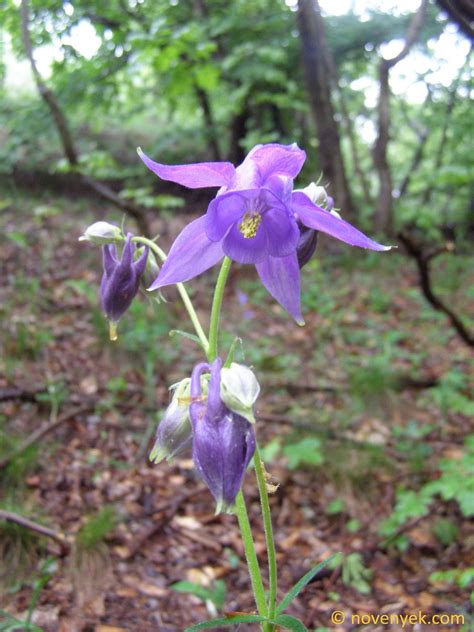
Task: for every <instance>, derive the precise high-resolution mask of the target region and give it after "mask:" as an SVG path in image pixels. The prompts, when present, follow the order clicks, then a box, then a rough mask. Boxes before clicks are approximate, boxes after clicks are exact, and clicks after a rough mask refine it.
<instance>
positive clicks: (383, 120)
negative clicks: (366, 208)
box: [373, 0, 428, 234]
mask: <svg viewBox="0 0 474 632" xmlns="http://www.w3.org/2000/svg"><path fill="white" fill-rule="evenodd" d="M427 5H428V0H422V2H421V4H420V6H419V8H418V11H417V12H416V13H415V14H414V16H413V18H412V20H411V22H410V25H409V27H408V31H407V34H406V37H405V43H404V46H403V49H402V50H401V52H400V53H399V54H398V55H397V56H396V57H392V58H391V59H381V61H380V65H379V73H378V74H379V85H380V93H379V102H378V112H377V116H378V136H377V140H376V142H375V146H374V150H373V156H374V162H375V168H376V170H377V174H378V178H379V192H378V199H377V208H376V214H375V228H376V230H377V231H379V232H384V233H386V234H392V233H393V198H392V189H393V183H392V173H391V170H390V165H389V162H388V156H387V151H388V144H389V140H390V83H389V77H390V70H391V69H392V68H393V67H394V66H395V65H396V64H398V62H399V61H401V60H402V59H404V58H405V57H406V56H407V55H408V53H409V52H410V49H411V47H412V46H413V44H414V43H415V42H416V40H417V38H418V35H419V33H420V30H421V27H422V25H423V21H424V19H425V14H426V7H427Z"/></svg>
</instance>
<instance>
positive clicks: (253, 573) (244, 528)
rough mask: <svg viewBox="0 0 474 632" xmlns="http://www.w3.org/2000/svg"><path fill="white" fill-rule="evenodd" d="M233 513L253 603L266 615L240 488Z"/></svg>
mask: <svg viewBox="0 0 474 632" xmlns="http://www.w3.org/2000/svg"><path fill="white" fill-rule="evenodd" d="M235 513H236V515H237V519H238V521H239V527H240V533H241V535H242V542H243V544H244V550H245V559H246V560H247V566H248V569H249V574H250V580H251V582H252V589H253V594H254V595H255V603H256V604H257V609H258V613H259V614H261V615H262V616H263V617H266V616H268V609H267V604H266V601H265V590H264V588H263V582H262V576H261V574H260V567H259V565H258V560H257V554H256V553H255V544H254V541H253V537H252V529H251V527H250V522H249V517H248V514H247V507H246V506H245V499H244V495H243V493H242V490H240V491H239V493H238V494H237V498H236V499H235Z"/></svg>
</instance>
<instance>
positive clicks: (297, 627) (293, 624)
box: [271, 614, 308, 632]
mask: <svg viewBox="0 0 474 632" xmlns="http://www.w3.org/2000/svg"><path fill="white" fill-rule="evenodd" d="M271 623H276V624H277V625H281V627H282V628H285V630H293V632H308V628H307V627H306V626H305V625H304V623H302V622H301V621H300V620H299V619H296V618H295V617H292V616H290V615H289V614H281V615H280V616H278V617H277V618H276V619H275V620H274V621H272V622H271Z"/></svg>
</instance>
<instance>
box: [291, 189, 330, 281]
mask: <svg viewBox="0 0 474 632" xmlns="http://www.w3.org/2000/svg"><path fill="white" fill-rule="evenodd" d="M296 192H299V193H304V194H305V195H306V196H307V197H308V198H309V199H310V200H311V202H313V204H317V205H318V206H320V207H321V208H323V209H324V210H326V211H328V212H329V213H331V215H335V216H336V217H339V219H340V215H339V213H338V212H337V211H335V210H333V207H334V200H333V198H332V197H331V196H330V195H328V193H327V191H326V189H325V188H324V187H322V186H321V185H318V184H316V183H315V182H311V184H309V185H308V186H307V187H305V188H304V189H298V190H296V191H295V193H296ZM298 228H299V229H300V238H299V241H298V245H297V246H296V255H297V257H298V265H299V267H300V269H301V268H302V267H303V266H305V265H306V264H307V263H308V261H309V260H310V259H311V257H312V256H313V255H314V251H315V250H316V246H317V242H318V231H317V230H313V229H312V228H308V227H307V226H305V225H304V224H302V223H301V222H300V221H298Z"/></svg>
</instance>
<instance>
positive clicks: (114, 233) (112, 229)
mask: <svg viewBox="0 0 474 632" xmlns="http://www.w3.org/2000/svg"><path fill="white" fill-rule="evenodd" d="M79 241H90V242H91V243H93V244H96V245H99V246H103V245H105V244H114V243H118V242H120V241H123V235H122V231H121V230H120V228H119V227H118V226H115V225H114V224H109V222H94V224H91V225H90V226H88V227H87V228H86V230H85V231H84V234H83V235H81V236H80V237H79Z"/></svg>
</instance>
